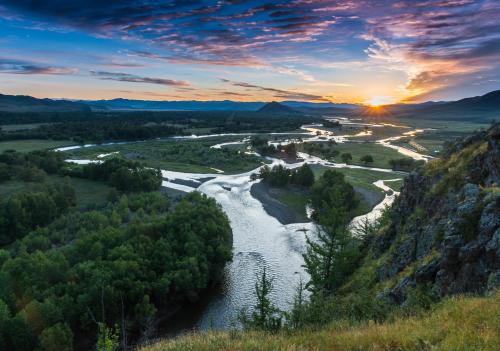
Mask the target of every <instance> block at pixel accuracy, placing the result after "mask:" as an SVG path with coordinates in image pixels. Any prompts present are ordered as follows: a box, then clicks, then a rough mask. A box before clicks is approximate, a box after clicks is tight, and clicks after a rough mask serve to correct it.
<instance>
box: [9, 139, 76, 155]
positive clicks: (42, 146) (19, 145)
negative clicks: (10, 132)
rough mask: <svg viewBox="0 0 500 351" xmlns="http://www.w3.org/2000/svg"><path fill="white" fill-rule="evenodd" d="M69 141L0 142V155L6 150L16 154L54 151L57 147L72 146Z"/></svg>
mask: <svg viewBox="0 0 500 351" xmlns="http://www.w3.org/2000/svg"><path fill="white" fill-rule="evenodd" d="M73 144H74V142H72V141H69V140H35V139H32V140H12V141H2V142H0V153H2V152H4V151H7V150H16V151H17V152H31V151H36V150H47V149H54V148H57V147H62V146H68V145H73Z"/></svg>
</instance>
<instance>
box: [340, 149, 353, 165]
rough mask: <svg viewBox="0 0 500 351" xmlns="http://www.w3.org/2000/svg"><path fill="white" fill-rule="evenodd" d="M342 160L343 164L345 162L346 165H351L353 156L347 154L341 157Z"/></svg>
mask: <svg viewBox="0 0 500 351" xmlns="http://www.w3.org/2000/svg"><path fill="white" fill-rule="evenodd" d="M340 158H341V159H342V162H344V163H349V162H351V161H352V155H351V154H350V153H348V152H345V153H343V154H342V155H340Z"/></svg>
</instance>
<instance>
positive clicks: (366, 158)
mask: <svg viewBox="0 0 500 351" xmlns="http://www.w3.org/2000/svg"><path fill="white" fill-rule="evenodd" d="M360 160H361V162H363V163H364V164H372V163H373V156H372V155H364V156H362V157H361V159H360Z"/></svg>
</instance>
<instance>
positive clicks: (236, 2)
mask: <svg viewBox="0 0 500 351" xmlns="http://www.w3.org/2000/svg"><path fill="white" fill-rule="evenodd" d="M0 13H1V16H2V19H4V20H5V21H13V22H14V21H15V22H16V24H19V22H22V21H24V22H23V23H22V25H24V26H29V25H31V26H33V27H34V28H37V30H41V29H43V28H55V27H60V28H62V30H63V31H64V30H66V31H74V30H76V31H80V32H82V31H83V32H85V33H89V34H91V35H93V36H96V37H101V38H112V39H116V40H123V41H127V43H128V44H127V48H129V50H130V51H129V52H130V53H131V55H135V56H140V57H145V58H149V59H154V60H161V61H165V62H167V63H169V64H182V65H206V66H227V67H251V68H257V69H262V70H266V71H267V70H268V71H269V72H272V73H278V74H283V75H288V76H291V77H295V78H297V79H298V80H302V81H306V82H307V84H308V85H313V84H316V86H317V87H319V86H320V84H321V81H318V80H317V79H315V78H320V77H319V75H318V74H317V72H314V73H315V76H313V75H312V74H310V72H313V71H314V69H310V70H309V71H305V70H304V67H306V66H307V64H305V65H301V66H300V65H297V66H293V65H287V64H286V63H285V62H283V60H281V59H284V58H286V57H292V56H293V57H295V56H296V57H300V58H302V59H303V61H307V60H311V58H313V59H314V61H321V62H323V63H325V64H323V65H322V66H321V67H314V68H316V69H323V70H326V69H328V66H330V68H333V69H340V68H345V69H347V70H349V71H350V72H352V71H355V70H356V68H355V66H356V65H358V66H359V67H360V69H363V70H365V69H366V71H368V69H372V71H375V70H376V68H381V69H384V70H393V71H397V73H398V74H400V75H406V76H407V82H406V85H405V86H403V87H401V91H402V94H404V95H408V96H412V95H415V96H416V95H421V96H423V95H422V94H426V93H428V92H431V91H437V90H439V91H441V90H443V89H447V87H449V88H450V89H452V88H453V87H455V86H457V85H458V84H463V83H464V80H463V78H464V77H469V76H470V75H473V74H476V73H481V72H484V71H486V70H489V69H500V63H499V62H500V21H499V19H498V13H500V1H498V0H274V1H269V0H158V1H149V0H123V1H103V0H86V1H84V0H74V1H60V0H45V1H29V0H4V1H3V2H2V5H1V7H0ZM23 28H25V27H23ZM363 39H364V40H366V41H365V42H363ZM130 43H131V44H130ZM131 48H132V49H131ZM270 62H271V63H270ZM134 65H135V64H134V63H129V64H127V62H120V61H117V62H114V63H113V62H112V63H110V64H109V66H111V67H120V68H123V69H125V68H128V67H136V66H134ZM21 66H22V65H18V68H17V71H18V72H19V73H22V72H26V73H25V74H65V72H69V71H68V70H67V69H66V71H65V69H64V68H56V67H38V66H37V65H34V67H29V65H27V64H26V65H25V66H26V67H24V68H23V67H21ZM42 66H43V65H42ZM308 67H309V68H311V67H313V66H312V65H309V66H308ZM367 67H368V68H367ZM119 70H120V69H119ZM2 71H5V66H4V68H3V69H2ZM37 72H38V73H37ZM43 72H45V73H43ZM100 78H101V79H113V80H120V81H133V82H141V83H151V84H162V85H175V81H173V82H174V84H166V83H167V82H164V83H161V82H160V81H158V80H157V79H155V78H150V80H149V81H147V79H146V80H144V79H142V78H147V77H137V76H134V75H128V76H127V75H125V76H112V75H111V76H109V75H108V76H105V75H104V76H101V77H100ZM243 80H244V79H243ZM167 81H168V80H167ZM260 88H264V89H261V91H267V92H268V93H269V94H271V95H272V96H276V95H277V94H282V95H286V94H287V93H288V94H290V95H291V94H292V93H294V92H293V91H288V90H281V92H279V91H276V89H275V90H272V89H268V88H265V87H260ZM248 89H250V88H248ZM251 89H254V90H257V88H256V87H254V88H251ZM265 89H268V90H265ZM277 90H279V89H277ZM316 90H318V89H316ZM450 91H451V90H450ZM306 95H308V94H306ZM311 95H313V96H314V97H318V96H316V95H314V94H311ZM305 98H307V97H305Z"/></svg>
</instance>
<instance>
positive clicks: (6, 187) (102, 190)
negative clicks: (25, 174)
mask: <svg viewBox="0 0 500 351" xmlns="http://www.w3.org/2000/svg"><path fill="white" fill-rule="evenodd" d="M69 180H70V184H71V186H72V187H73V188H74V189H75V193H76V200H77V207H79V208H82V207H88V206H91V207H92V206H100V205H103V204H105V203H106V202H107V198H108V194H109V192H110V190H111V187H110V186H108V185H107V184H106V183H103V182H96V181H92V180H87V179H80V178H69ZM62 181H64V178H63V177H60V176H48V177H47V179H46V183H47V184H50V185H55V184H58V183H61V182H62ZM39 186H40V184H38V183H26V182H23V181H19V180H10V181H7V182H3V183H0V199H8V198H9V197H10V196H11V195H13V194H15V193H20V192H23V191H26V190H29V189H36V188H37V187H39Z"/></svg>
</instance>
